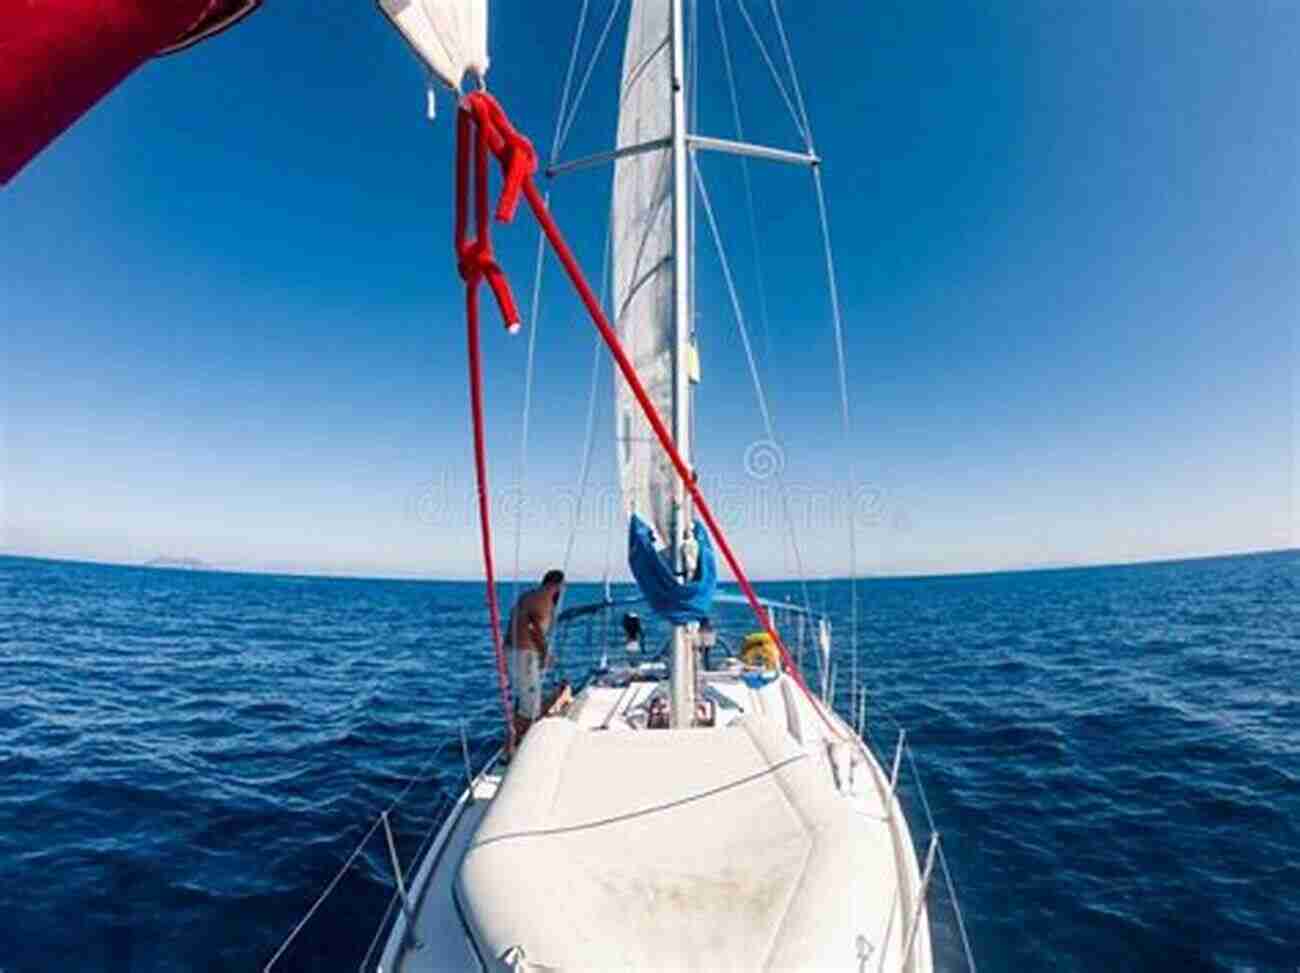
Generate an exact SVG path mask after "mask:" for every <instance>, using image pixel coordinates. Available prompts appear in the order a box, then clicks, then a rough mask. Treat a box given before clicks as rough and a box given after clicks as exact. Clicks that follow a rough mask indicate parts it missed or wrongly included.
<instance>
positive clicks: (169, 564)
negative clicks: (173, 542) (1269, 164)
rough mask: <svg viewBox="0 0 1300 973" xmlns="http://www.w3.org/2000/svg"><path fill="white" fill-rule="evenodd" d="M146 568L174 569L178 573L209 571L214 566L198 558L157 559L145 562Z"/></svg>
mask: <svg viewBox="0 0 1300 973" xmlns="http://www.w3.org/2000/svg"><path fill="white" fill-rule="evenodd" d="M144 566H145V567H146V568H172V569H174V570H178V571H207V570H209V569H211V567H212V565H210V564H208V563H207V562H206V561H200V560H199V559H198V558H196V557H156V558H154V559H153V560H152V561H145V562H144Z"/></svg>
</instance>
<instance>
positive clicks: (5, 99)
mask: <svg viewBox="0 0 1300 973" xmlns="http://www.w3.org/2000/svg"><path fill="white" fill-rule="evenodd" d="M251 7H252V4H248V3H246V2H239V0H0V185H3V184H4V183H7V182H8V181H9V180H10V179H12V178H13V177H14V175H15V174H16V173H17V172H18V170H19V169H21V168H22V167H23V166H24V165H25V164H26V163H27V162H28V160H29V159H31V158H32V156H34V155H35V154H36V153H37V152H39V151H40V150H41V149H42V148H44V147H45V146H46V145H47V144H48V143H49V142H50V141H51V140H52V139H53V138H54V137H55V136H57V135H58V134H59V133H60V132H62V131H63V130H64V129H65V128H67V127H68V126H69V125H71V124H72V123H73V122H74V121H76V120H77V119H78V118H80V117H81V115H82V114H83V113H84V112H85V111H86V110H87V109H88V108H90V107H91V106H92V105H93V104H95V102H97V101H99V99H100V98H102V97H104V95H106V94H107V93H108V92H109V91H110V90H112V89H113V88H114V87H115V86H116V85H117V84H118V83H119V82H121V81H122V79H123V78H125V77H126V76H127V75H128V74H130V73H131V72H132V71H133V70H135V69H136V68H137V67H138V66H139V65H140V64H141V63H143V62H144V61H145V60H146V59H148V58H150V57H152V56H153V55H155V54H157V53H158V52H159V51H161V50H163V49H165V48H167V47H169V46H171V45H174V44H175V43H177V42H178V41H181V40H182V39H184V38H187V37H192V36H198V35H201V34H202V33H203V31H204V29H205V28H206V27H207V26H208V25H211V24H219V23H221V22H223V21H228V20H230V19H231V17H232V12H233V11H235V10H242V11H244V12H246V11H247V10H248V9H251Z"/></svg>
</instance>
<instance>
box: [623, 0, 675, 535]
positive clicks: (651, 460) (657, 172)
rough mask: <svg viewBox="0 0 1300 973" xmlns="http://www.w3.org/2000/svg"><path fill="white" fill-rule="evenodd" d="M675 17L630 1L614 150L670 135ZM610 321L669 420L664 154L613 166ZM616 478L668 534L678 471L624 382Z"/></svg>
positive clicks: (662, 0)
mask: <svg viewBox="0 0 1300 973" xmlns="http://www.w3.org/2000/svg"><path fill="white" fill-rule="evenodd" d="M671 29H672V10H671V4H670V2H669V0H633V2H632V5H631V13H630V15H629V23H628V34H627V48H626V50H625V51H624V54H623V82H622V86H621V88H620V98H619V117H618V147H619V148H625V147H629V146H635V145H642V144H644V143H646V142H653V141H655V140H657V139H665V138H667V137H668V136H669V135H670V134H671V131H672V101H671V99H672V45H671V42H670V32H671ZM611 218H612V221H613V231H612V232H613V248H614V253H613V257H614V260H613V270H614V281H613V283H614V289H613V293H614V313H615V325H616V327H617V329H618V336H619V339H620V340H621V341H622V342H623V347H624V349H626V351H627V353H628V355H629V356H630V357H631V359H632V364H633V365H634V366H635V368H636V371H637V374H638V375H639V376H640V377H641V381H642V382H643V383H644V384H645V387H646V391H647V392H648V393H649V394H650V398H651V399H652V400H653V401H654V403H655V406H656V407H657V408H658V409H659V413H660V414H661V415H662V416H664V417H665V418H667V417H669V416H671V415H672V413H673V272H674V268H673V260H672V257H673V171H672V153H671V151H670V150H669V149H668V148H666V147H665V148H660V149H654V150H652V151H649V152H641V153H638V154H635V155H627V156H624V157H623V158H621V159H619V160H617V162H615V164H614V199H613V212H612V214H611ZM614 394H615V413H614V414H615V423H616V427H615V436H616V437H617V439H618V460H619V480H620V483H621V485H622V488H623V503H624V507H625V510H626V512H627V513H628V514H636V515H638V516H640V517H641V519H642V520H644V521H646V522H647V523H648V524H650V526H651V527H653V528H654V532H655V535H656V543H657V544H658V546H660V547H663V546H665V545H667V544H668V542H669V540H670V538H671V536H672V535H671V531H672V508H673V487H674V482H673V481H674V478H675V476H676V474H675V472H674V471H673V467H672V463H671V461H670V460H669V459H668V457H667V456H666V455H664V451H663V449H662V448H661V447H660V446H659V444H658V442H657V441H656V439H655V436H654V432H653V430H652V429H651V428H650V424H649V423H648V422H646V420H645V417H644V416H642V414H641V410H640V407H639V406H638V405H637V402H636V399H635V398H633V396H632V391H631V389H630V388H629V387H628V385H627V383H626V382H625V381H622V380H621V379H620V380H619V381H618V382H617V383H616V389H615V393H614Z"/></svg>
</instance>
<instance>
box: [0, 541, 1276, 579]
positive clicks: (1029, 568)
mask: <svg viewBox="0 0 1300 973" xmlns="http://www.w3.org/2000/svg"><path fill="white" fill-rule="evenodd" d="M1293 553H1300V546H1293V547H1277V548H1260V549H1254V550H1243V551H1223V552H1219V553H1214V554H1188V555H1179V556H1175V557H1153V558H1139V559H1136V560H1132V561H1090V562H1089V561H1081V562H1078V563H1059V562H1058V563H1047V564H1039V565H1034V564H1027V565H1019V566H1016V567H1006V568H986V569H978V570H957V571H931V572H920V573H913V572H906V573H900V574H890V573H870V574H865V573H864V574H859V575H856V576H850V575H821V576H818V577H809V578H804V579H800V578H797V577H782V578H775V577H772V578H766V577H765V578H753V579H751V580H753V582H754V583H755V584H799V583H800V582H801V580H802V581H805V582H809V583H812V582H833V581H923V580H928V579H935V578H975V577H982V576H986V575H996V574H1034V573H1040V572H1049V571H1088V570H1095V569H1101V568H1125V567H1141V566H1145V565H1156V564H1182V563H1186V562H1190V561H1213V560H1218V559H1221V558H1232V557H1254V556H1262V555H1270V554H1293ZM0 558H12V559H21V560H28V561H46V562H51V563H55V564H83V565H91V566H94V567H115V568H136V569H139V570H147V571H175V572H181V573H195V574H200V573H201V574H233V575H248V576H252V577H268V578H304V579H313V580H322V581H401V582H411V583H415V584H421V583H423V584H485V583H486V579H484V578H483V577H435V576H431V575H419V574H347V573H323V572H320V571H277V570H271V569H261V568H256V567H244V568H235V567H221V566H218V565H213V564H208V563H206V562H204V561H202V559H200V558H196V559H194V560H196V561H198V562H199V564H200V566H199V567H183V566H180V565H177V566H171V565H166V564H154V563H150V562H141V561H114V560H107V559H102V560H101V559H96V558H85V557H59V556H55V555H50V554H24V553H22V552H20V551H6V550H0ZM153 560H159V558H153V559H151V561H153ZM530 578H531V576H530ZM496 583H497V584H498V585H504V584H515V583H522V582H521V581H520V579H515V578H498V579H497V582H496ZM566 583H568V584H592V585H600V584H605V583H606V579H604V578H585V577H570V578H567V579H566ZM608 583H609V584H611V585H635V582H634V581H632V580H631V579H625V580H624V579H620V580H618V581H614V580H609V581H608ZM718 584H719V585H720V586H721V585H728V584H730V585H735V584H738V582H737V581H736V580H735V579H729V580H725V581H724V580H722V579H719V581H718Z"/></svg>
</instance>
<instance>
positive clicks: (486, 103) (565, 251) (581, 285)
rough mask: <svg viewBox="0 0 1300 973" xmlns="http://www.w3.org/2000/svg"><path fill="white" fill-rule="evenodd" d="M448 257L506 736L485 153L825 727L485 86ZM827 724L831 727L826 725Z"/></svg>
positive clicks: (506, 296) (508, 304) (476, 101)
mask: <svg viewBox="0 0 1300 973" xmlns="http://www.w3.org/2000/svg"><path fill="white" fill-rule="evenodd" d="M472 127H473V128H475V129H476V130H477V136H478V137H477V138H476V139H475V140H474V149H475V158H474V161H475V185H474V190H475V193H474V194H475V214H476V226H475V229H476V232H477V238H476V239H475V240H474V241H473V242H468V241H467V240H466V237H465V234H466V210H467V208H468V196H469V148H470V145H469V143H470V138H471V134H472V133H471V128H472ZM456 134H457V139H456V256H457V259H458V261H459V266H460V273H461V276H462V277H463V278H464V279H465V282H466V289H467V296H466V310H467V318H468V323H469V360H470V365H469V367H470V405H471V409H472V412H473V418H474V465H475V470H476V473H477V476H478V502H479V526H480V534H481V535H482V542H483V561H484V565H485V568H486V572H487V587H488V612H489V614H490V616H491V619H492V640H493V642H494V643H495V645H496V654H497V670H498V674H499V676H500V682H501V697H502V701H503V703H504V704H505V707H506V723H507V725H509V726H510V727H511V741H512V743H513V726H514V721H513V719H512V718H511V714H510V689H509V680H508V677H507V674H506V664H505V652H504V648H503V647H502V643H501V633H500V610H499V608H498V605H497V593H496V584H495V576H494V572H493V562H492V530H491V523H490V522H491V511H490V507H489V500H488V492H487V462H486V459H485V447H484V438H485V437H484V427H483V388H482V376H481V373H480V356H479V339H478V284H479V282H480V281H481V280H482V279H484V278H486V279H487V281H488V284H489V286H491V288H492V292H493V294H495V295H496V299H497V305H498V307H500V309H501V317H502V319H503V320H504V321H505V325H506V328H507V330H510V331H514V330H516V329H517V328H518V327H519V311H518V308H517V307H516V305H515V302H514V297H513V295H512V294H511V292H510V285H509V284H508V283H507V281H506V278H505V273H504V272H503V271H502V270H501V268H500V266H499V265H498V264H497V263H496V260H495V259H494V257H493V254H492V245H491V240H490V236H489V231H488V224H489V220H488V202H487V155H486V153H487V152H489V151H490V152H491V153H492V154H493V155H495V156H496V158H497V160H498V161H499V162H500V163H501V167H502V171H503V172H504V174H505V185H504V187H503V189H502V191H501V197H500V199H499V200H498V202H497V207H496V218H497V220H499V221H500V222H502V223H509V222H510V221H511V220H512V219H514V214H515V210H516V209H517V208H518V205H519V195H520V193H521V192H522V193H523V196H524V198H525V199H527V200H528V205H529V207H530V208H531V209H532V211H533V215H534V216H535V217H536V218H537V222H538V223H539V224H540V225H541V228H542V232H543V233H544V234H546V239H547V240H548V241H550V244H551V247H552V249H554V250H555V254H556V256H557V257H558V258H559V260H560V263H561V264H563V265H564V269H565V271H566V272H567V273H568V275H569V280H570V281H571V282H572V283H573V286H574V289H575V290H577V292H578V296H579V297H580V298H581V299H582V303H583V305H585V307H586V308H587V313H588V314H589V315H590V316H591V320H592V323H593V324H595V326H596V330H598V331H599V332H600V336H601V338H602V339H604V341H605V344H606V345H607V346H608V348H609V350H610V354H612V355H613V356H614V361H615V362H616V363H617V364H618V368H619V371H620V372H622V374H623V378H624V379H625V380H626V381H627V384H628V387H629V388H631V389H632V394H633V395H634V396H635V397H636V400H637V402H638V404H639V405H640V406H641V411H642V412H643V413H644V414H645V417H646V420H647V421H648V422H649V423H650V428H651V429H653V430H654V433H655V437H656V438H657V439H658V440H659V444H660V445H661V446H662V447H663V448H664V451H665V452H666V453H667V454H668V458H669V459H670V460H671V461H672V464H673V468H674V469H675V470H676V471H677V475H678V476H679V477H681V480H682V482H683V483H684V484H685V485H686V489H687V491H688V492H689V493H690V495H691V499H692V500H693V501H694V502H695V509H696V510H697V511H698V512H699V515H700V519H702V520H703V521H704V523H705V525H706V526H707V527H708V528H709V533H710V535H711V536H712V537H713V540H714V542H715V543H716V544H717V545H718V549H719V550H720V551H722V556H723V557H724V558H726V561H727V565H728V566H729V567H730V568H731V573H732V574H733V575H735V578H736V583H737V584H739V585H740V589H741V591H743V592H744V594H745V598H746V600H747V601H748V602H749V607H750V608H751V609H752V610H753V612H754V617H755V619H757V621H758V623H759V624H760V625H761V626H762V627H763V630H764V631H765V632H767V634H768V635H769V636H771V638H772V641H773V642H775V643H776V645H777V648H778V649H780V652H781V661H782V664H783V665H784V667H785V669H786V671H788V672H789V673H790V674H791V675H792V676H793V677H794V679H795V682H796V683H798V685H799V687H800V688H801V689H803V691H804V693H805V694H806V695H807V696H808V698H809V700H810V701H812V702H813V709H814V710H816V711H817V713H818V714H819V715H821V717H822V719H823V720H824V721H826V723H827V726H831V724H830V721H829V720H827V719H826V714H825V713H824V712H823V711H822V709H821V707H820V706H818V705H817V703H816V701H815V700H814V699H813V695H812V692H811V691H810V690H809V688H808V684H807V683H806V682H805V681H804V678H803V673H801V672H800V671H799V667H798V665H797V664H796V663H795V661H794V657H793V656H792V655H791V654H790V650H789V649H788V648H787V647H786V644H785V642H784V640H783V639H782V638H781V636H780V635H778V634H777V631H776V629H775V628H774V627H773V625H772V622H771V620H770V619H769V617H768V614H767V612H766V610H764V608H763V606H762V604H761V603H760V602H759V600H758V594H757V593H756V592H755V591H754V586H753V585H752V584H750V582H749V577H748V576H747V575H746V574H745V569H744V568H743V567H741V565H740V560H739V559H738V558H737V557H736V554H735V552H734V551H732V549H731V545H730V544H728V543H727V538H726V537H725V535H724V534H723V533H722V528H721V527H720V526H719V525H718V522H717V520H716V519H715V518H714V516H713V511H712V510H711V509H710V508H709V505H708V502H707V501H706V500H705V499H704V494H703V493H701V492H700V488H699V484H698V483H697V482H696V479H695V476H694V475H693V474H692V472H691V469H690V467H689V466H687V464H686V460H685V459H683V458H682V455H681V453H679V452H678V451H677V445H676V443H674V442H673V437H672V434H671V433H670V432H669V431H668V427H667V425H665V423H664V421H663V418H662V417H661V416H660V415H659V410H658V409H657V408H656V407H655V404H654V402H652V401H651V400H650V396H649V394H648V393H647V392H646V390H645V386H644V385H642V384H641V379H640V377H639V376H638V375H637V373H636V369H635V368H633V367H632V362H631V361H630V360H629V359H628V357H627V354H626V353H625V352H624V351H623V345H622V343H621V342H620V341H619V340H618V335H617V334H616V333H615V331H614V328H613V326H612V325H610V323H609V319H608V318H607V317H606V316H605V312H604V310H602V308H601V306H600V301H599V300H598V299H597V297H596V295H595V293H594V292H593V291H592V289H591V286H590V285H589V284H588V283H587V280H586V278H585V277H584V276H583V273H582V269H581V268H580V267H579V266H578V261H577V259H576V258H575V257H574V256H573V251H571V250H570V249H569V246H568V244H567V243H566V242H565V240H564V237H563V236H562V235H561V233H560V230H559V227H558V226H557V225H556V223H555V220H554V219H553V218H552V217H551V214H550V211H549V210H548V209H547V208H546V203H545V201H544V200H543V199H542V194H541V193H540V192H539V191H538V189H537V184H536V183H535V182H534V181H533V173H535V172H536V171H537V154H536V152H534V151H533V146H532V143H531V142H529V141H528V139H526V138H524V136H522V135H521V134H519V132H518V131H517V130H516V129H515V127H514V126H513V125H511V124H510V121H509V119H507V118H506V114H505V112H504V110H502V108H501V105H500V104H498V102H497V100H496V99H495V98H493V97H492V96H491V95H489V94H488V93H487V92H485V91H476V92H474V93H472V94H470V95H467V96H466V97H465V98H464V99H463V100H462V101H461V105H460V111H459V113H458V117H457V126H456ZM831 729H832V730H834V727H833V726H832V727H831Z"/></svg>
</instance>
